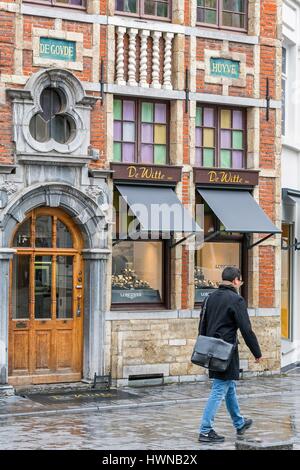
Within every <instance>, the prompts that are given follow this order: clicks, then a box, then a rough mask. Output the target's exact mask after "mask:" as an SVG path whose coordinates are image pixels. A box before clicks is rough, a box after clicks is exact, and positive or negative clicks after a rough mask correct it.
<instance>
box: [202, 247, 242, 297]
mask: <svg viewBox="0 0 300 470" xmlns="http://www.w3.org/2000/svg"><path fill="white" fill-rule="evenodd" d="M226 266H234V267H236V268H239V269H241V244H240V243H238V242H209V243H205V244H204V246H203V247H202V248H201V249H200V250H197V251H196V255H195V269H194V285H195V303H202V302H204V300H205V298H206V297H207V296H208V295H209V294H210V293H211V292H213V291H214V290H215V289H217V288H218V287H219V285H220V284H221V282H222V271H223V269H224V268H225V267H226Z"/></svg>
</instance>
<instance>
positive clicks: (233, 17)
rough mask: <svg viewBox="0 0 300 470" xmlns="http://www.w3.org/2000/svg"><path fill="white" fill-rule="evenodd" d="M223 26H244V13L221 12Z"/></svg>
mask: <svg viewBox="0 0 300 470" xmlns="http://www.w3.org/2000/svg"><path fill="white" fill-rule="evenodd" d="M223 26H230V27H232V28H244V15H238V14H234V13H228V12H223Z"/></svg>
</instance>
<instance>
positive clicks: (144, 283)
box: [112, 241, 164, 305]
mask: <svg viewBox="0 0 300 470" xmlns="http://www.w3.org/2000/svg"><path fill="white" fill-rule="evenodd" d="M163 261H164V260H163V242H161V241H122V242H120V243H118V244H117V245H115V246H114V247H113V256H112V304H113V305H120V304H162V303H163V302H164V289H163V282H164V280H163V265H164V263H163Z"/></svg>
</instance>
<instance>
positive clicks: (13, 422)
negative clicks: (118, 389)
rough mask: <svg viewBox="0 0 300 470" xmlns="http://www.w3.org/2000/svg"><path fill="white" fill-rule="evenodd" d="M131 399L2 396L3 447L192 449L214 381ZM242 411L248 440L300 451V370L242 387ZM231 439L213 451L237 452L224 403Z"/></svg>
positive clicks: (220, 423) (136, 391)
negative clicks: (248, 421) (288, 444)
mask: <svg viewBox="0 0 300 470" xmlns="http://www.w3.org/2000/svg"><path fill="white" fill-rule="evenodd" d="M123 390H124V391H126V392H127V393H130V394H131V397H130V398H127V399H120V400H117V399H114V398H112V399H109V398H108V399H107V400H101V401H90V400H89V401H88V402H85V403H84V404H82V403H80V402H79V403H78V404H74V402H72V404H69V405H68V404H66V403H59V404H54V405H48V404H47V405H42V404H40V403H37V402H33V401H31V400H30V399H26V398H22V397H17V396H14V397H7V398H2V399H1V398H0V449H3V450H4V449H26V450H27V449H105V450H114V449H121V450H125V449H126V450H129V449H151V450H162V449H165V450H175V449H176V450H187V449H199V450H200V449H206V448H212V446H211V445H203V444H200V443H198V442H197V437H198V426H199V419H200V417H201V414H202V411H203V408H204V406H205V402H206V399H207V397H208V394H209V383H208V382H198V383H186V384H173V385H165V386H155V387H146V388H145V387H143V388H126V389H125V388H124V389H123ZM238 395H239V400H240V406H241V411H242V413H243V414H244V415H245V416H247V417H251V418H252V419H254V425H253V427H252V428H251V429H250V430H249V431H248V432H247V434H245V438H246V439H247V440H248V439H251V440H255V441H261V442H264V443H265V442H270V443H273V442H278V441H282V440H283V441H287V440H293V442H294V449H297V450H300V370H295V371H294V372H291V373H289V374H285V375H282V376H279V377H278V376H276V377H275V376H274V377H257V378H251V379H244V380H241V381H240V382H239V383H238ZM215 429H216V431H217V432H219V433H221V434H223V435H225V436H226V441H225V443H224V444H218V445H214V446H213V448H214V449H234V448H235V441H236V435H235V430H234V429H233V427H232V424H231V421H230V418H229V416H228V414H227V412H226V408H225V406H224V405H222V407H221V408H220V411H219V413H218V415H217V418H216V421H215Z"/></svg>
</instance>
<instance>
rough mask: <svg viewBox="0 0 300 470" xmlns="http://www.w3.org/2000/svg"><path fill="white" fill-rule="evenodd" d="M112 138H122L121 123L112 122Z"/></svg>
mask: <svg viewBox="0 0 300 470" xmlns="http://www.w3.org/2000/svg"><path fill="white" fill-rule="evenodd" d="M114 140H122V123H121V122H118V121H115V122H114Z"/></svg>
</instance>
